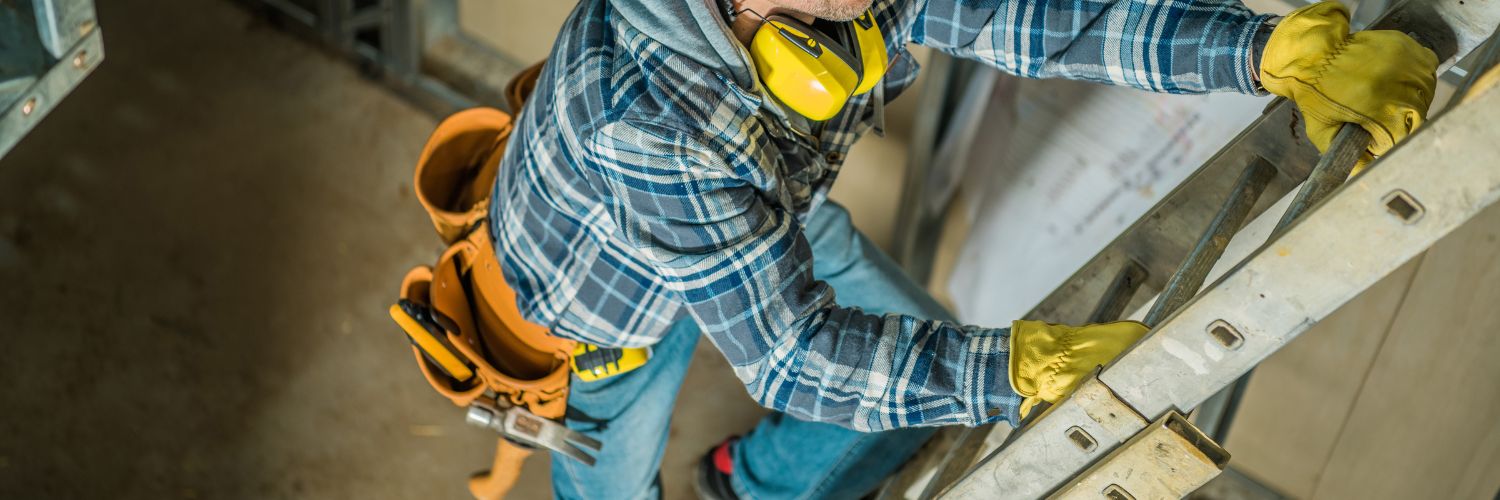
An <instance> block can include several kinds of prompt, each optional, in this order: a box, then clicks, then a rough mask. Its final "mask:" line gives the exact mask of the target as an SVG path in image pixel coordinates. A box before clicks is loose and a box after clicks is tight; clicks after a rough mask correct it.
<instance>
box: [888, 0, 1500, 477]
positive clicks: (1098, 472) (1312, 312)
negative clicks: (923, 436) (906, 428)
mask: <svg viewBox="0 0 1500 500" xmlns="http://www.w3.org/2000/svg"><path fill="white" fill-rule="evenodd" d="M1497 25H1500V3H1497V2H1495V1H1490V0H1478V1H1468V2H1465V1H1460V0H1437V1H1416V0H1413V1H1408V2H1406V3H1402V4H1399V5H1397V6H1396V7H1394V8H1393V9H1392V10H1390V11H1388V12H1387V13H1386V14H1385V15H1384V16H1382V17H1381V18H1380V19H1379V20H1377V21H1376V22H1375V23H1374V24H1373V25H1372V29H1396V30H1401V31H1403V32H1406V33H1408V34H1410V35H1412V36H1413V38H1416V39H1417V40H1418V41H1420V42H1422V43H1423V44H1424V45H1427V46H1428V47H1429V48H1432V49H1434V51H1435V52H1437V54H1438V56H1439V58H1440V59H1441V60H1443V63H1442V64H1441V67H1440V71H1442V70H1446V69H1447V68H1449V67H1450V66H1452V65H1453V64H1455V63H1456V62H1458V61H1459V59H1461V58H1463V57H1464V56H1466V55H1470V53H1471V52H1473V53H1474V54H1473V55H1472V57H1470V59H1471V63H1470V65H1469V66H1470V69H1469V72H1470V73H1469V75H1468V78H1467V80H1466V81H1465V82H1464V84H1463V85H1461V86H1460V87H1459V88H1458V91H1457V92H1456V93H1455V97H1454V99H1453V102H1452V103H1451V104H1450V105H1449V106H1448V108H1447V109H1446V110H1445V112H1444V113H1443V114H1442V115H1440V116H1437V117H1434V118H1433V119H1431V120H1429V122H1428V123H1427V124H1426V126H1424V127H1423V128H1422V129H1421V130H1419V131H1417V133H1415V134H1413V135H1412V136H1411V137H1410V138H1408V140H1407V141H1405V142H1403V143H1402V144H1401V145H1400V146H1399V147H1398V148H1396V149H1394V150H1392V151H1391V152H1390V153H1389V154H1387V155H1385V157H1383V158H1382V159H1381V160H1380V161H1379V162H1378V163H1377V164H1375V165H1373V166H1372V168H1370V169H1368V170H1367V171H1366V172H1364V173H1361V174H1360V175H1358V176H1356V177H1355V178H1353V179H1349V172H1350V170H1351V168H1352V167H1353V165H1354V163H1355V161H1356V160H1357V159H1358V156H1359V154H1360V153H1361V152H1362V151H1364V149H1365V147H1366V146H1367V145H1368V143H1369V141H1370V136H1369V135H1368V134H1367V133H1365V132H1364V131H1363V130H1362V129H1359V128H1357V127H1353V126H1345V127H1344V128H1343V129H1341V130H1340V132H1339V133H1338V135H1337V136H1336V137H1335V139H1334V141H1333V145H1332V146H1331V147H1330V148H1329V151H1328V152H1327V153H1326V154H1323V155H1321V157H1319V155H1318V154H1317V152H1316V151H1315V150H1314V149H1313V148H1312V146H1311V145H1310V144H1309V143H1308V142H1307V140H1306V138H1305V137H1302V136H1301V130H1300V127H1296V126H1294V124H1295V123H1296V121H1295V120H1296V119H1297V118H1298V117H1297V116H1296V110H1295V109H1294V106H1293V105H1292V104H1291V103H1289V102H1286V101H1285V100H1284V99H1277V100H1276V101H1274V102H1273V103H1272V104H1271V105H1270V106H1268V107H1267V108H1266V110H1265V112H1264V113H1263V114H1262V116H1261V117H1260V118H1258V119H1257V120H1256V121H1255V122H1254V123H1252V124H1251V125H1250V126H1249V127H1248V128H1246V129H1245V131H1243V132H1242V133H1241V134H1240V135H1239V136H1238V137H1236V138H1235V139H1234V140H1233V141H1231V142H1230V143H1229V144H1228V145H1227V146H1225V147H1224V148H1223V149H1222V150H1220V151H1219V153H1218V154H1216V155H1215V156H1214V157H1213V158H1211V159H1210V160H1208V162H1206V163H1205V165H1203V166H1202V167H1200V168H1199V169H1198V171H1197V172H1195V173H1194V174H1193V175H1191V176H1189V177H1188V178H1187V179H1186V180H1185V181H1183V183H1182V184H1181V185H1179V186H1178V187H1177V188H1176V189H1175V190H1173V192H1172V193H1170V194H1168V195H1167V196H1166V197H1164V198H1163V199H1162V201H1161V202H1159V203H1158V204H1157V205H1156V206H1155V207H1153V208H1152V209H1151V210H1150V211H1148V212H1147V213H1146V214H1145V215H1143V216H1142V217H1141V218H1140V219H1139V220H1138V221H1136V222H1135V223H1134V224H1133V225H1132V226H1131V227H1130V228H1128V229H1127V230H1126V231H1125V232H1124V233H1122V234H1121V235H1120V236H1119V237H1118V238H1116V239H1115V241H1113V242H1111V243H1110V244H1109V245H1108V246H1107V247H1106V248H1105V249H1104V250H1102V251H1101V252H1100V253H1099V254H1098V255H1096V256H1095V257H1094V258H1093V259H1092V260H1091V261H1089V262H1088V263H1087V264H1085V265H1084V266H1083V267H1082V268H1081V269H1079V270H1078V271H1077V272H1076V273H1075V274H1074V275H1073V276H1072V277H1070V278H1069V279H1068V280H1067V281H1065V282H1064V283H1063V285H1062V286H1059V287H1058V288H1057V289H1055V290H1054V291H1053V292H1052V293H1051V294H1050V295H1049V296H1048V297H1047V298H1046V299H1044V300H1043V301H1042V302H1041V304H1039V305H1038V306H1037V307H1036V308H1035V309H1033V310H1032V312H1031V313H1030V314H1028V315H1027V318H1029V319H1043V320H1047V321H1053V322H1060V323H1081V322H1100V321H1110V320H1115V319H1120V318H1121V317H1122V315H1123V313H1125V312H1126V311H1128V310H1132V309H1133V308H1134V307H1141V306H1144V305H1145V303H1146V302H1147V301H1148V300H1150V297H1151V295H1152V294H1150V293H1140V292H1141V291H1143V290H1145V291H1153V290H1154V291H1159V292H1160V293H1159V295H1157V296H1156V297H1157V298H1156V300H1155V301H1154V302H1153V303H1152V304H1151V307H1150V309H1149V311H1148V312H1147V314H1146V316H1145V320H1144V322H1145V323H1146V324H1147V325H1150V326H1152V327H1153V330H1152V331H1151V333H1150V334H1148V335H1147V337H1146V338H1144V339H1142V340H1141V341H1140V342H1139V343H1137V344H1136V345H1135V346H1134V347H1133V348H1131V350H1129V351H1128V352H1126V353H1125V354H1124V355H1122V356H1121V357H1120V358H1119V359H1118V360H1116V361H1115V362H1114V363H1112V364H1110V365H1109V366H1108V367H1105V368H1103V369H1102V370H1100V371H1096V372H1095V374H1094V376H1093V377H1091V378H1089V379H1087V380H1085V381H1084V382H1083V383H1081V384H1080V386H1079V388H1078V390H1077V391H1076V392H1075V393H1074V394H1073V395H1071V396H1070V397H1069V398H1067V399H1065V400H1063V401H1061V402H1060V403H1058V404H1057V405H1055V406H1053V407H1051V408H1048V409H1046V410H1045V411H1038V412H1034V413H1033V418H1032V419H1030V421H1028V422H1023V424H1022V426H1021V428H1019V429H1017V430H1015V431H1014V432H1013V433H1011V434H1010V435H1009V436H1008V437H1007V439H1006V440H1005V442H1004V443H1003V444H1001V445H1000V446H999V447H998V448H997V449H994V450H993V451H991V452H989V453H988V455H987V456H985V457H983V458H982V459H981V460H979V461H978V463H977V464H975V465H973V466H972V467H971V466H970V464H971V463H972V462H973V458H974V457H975V456H976V455H977V454H978V453H980V451H981V450H982V449H983V448H984V447H985V446H986V444H985V442H986V438H987V436H988V435H989V434H990V431H989V429H988V428H978V429H966V430H954V429H949V430H945V431H944V432H945V433H947V434H948V435H947V436H946V438H945V439H943V440H942V441H941V442H939V443H936V444H937V445H938V446H929V450H928V451H927V452H926V456H925V457H919V458H918V459H916V460H914V462H913V464H910V465H909V466H908V468H907V470H904V471H903V472H902V473H900V474H898V476H897V477H896V478H895V480H893V482H892V483H891V484H888V487H887V488H886V491H884V492H882V495H881V497H882V498H888V497H898V496H900V495H901V493H899V492H896V491H895V489H897V488H902V487H907V486H909V485H910V484H911V483H913V482H917V483H918V484H920V482H919V481H920V480H914V479H912V478H915V477H925V478H926V479H925V480H926V481H927V485H926V487H925V488H924V489H923V490H922V494H921V497H922V498H931V497H941V498H1041V497H1059V498H1107V499H1111V500H1133V499H1147V498H1171V497H1183V496H1186V495H1187V494H1189V493H1192V492H1193V491H1194V490H1196V489H1197V488H1199V487H1200V486H1202V485H1203V484H1205V483H1207V482H1208V481H1209V480H1210V479H1213V478H1214V477H1215V476H1217V475H1218V474H1219V473H1220V472H1221V471H1222V470H1223V469H1224V467H1225V465H1226V464H1227V463H1228V459H1229V454H1228V452H1226V451H1225V450H1224V449H1223V448H1222V447H1220V446H1219V445H1218V441H1220V440H1222V439H1223V437H1224V432H1225V430H1227V429H1228V424H1229V423H1230V421H1231V419H1232V417H1233V415H1234V412H1235V409H1236V405H1237V404H1238V401H1239V397H1240V395H1241V394H1242V393H1243V390H1244V383H1245V380H1246V377H1247V376H1248V374H1249V372H1250V371H1251V370H1253V368H1254V367H1255V365H1256V364H1258V363H1260V362H1261V361H1262V360H1264V359H1265V358H1266V357H1268V356H1270V355H1271V354H1272V353H1274V352H1275V351H1276V350H1278V349H1280V348H1281V347H1282V346H1283V345H1286V344H1287V343H1288V342H1290V341H1291V340H1292V339H1293V338H1295V337H1296V336H1297V335H1298V334H1300V333H1302V332H1303V331H1306V330H1307V329H1308V328H1309V327H1311V326H1312V325H1313V324H1316V323H1317V322H1318V321H1320V320H1322V319H1323V318H1324V317H1326V316H1327V315H1329V314H1330V313H1332V312H1333V311H1335V310H1337V309H1338V307H1339V306H1341V305H1343V304H1344V303H1345V302H1348V301H1349V300H1350V299H1352V298H1354V297H1355V296H1357V295H1359V294H1360V293H1361V292H1363V291H1364V290H1365V289H1366V288H1369V287H1370V286H1372V285H1373V284H1374V283H1376V282H1377V281H1378V280H1379V279H1381V278H1382V277H1384V276H1386V275H1387V274H1389V273H1390V272H1392V271H1394V270H1395V269H1396V268H1397V267H1399V266H1400V265H1402V264H1403V263H1405V262H1406V261H1407V260H1409V259H1410V258H1412V257H1414V256H1415V255H1417V254H1419V253H1421V252H1422V251H1425V250H1426V249H1427V248H1428V247H1430V246H1431V245H1432V244H1434V243H1435V242H1436V241H1437V240H1438V239H1440V238H1441V237H1442V236H1444V235H1446V234H1447V233H1449V232H1451V231H1452V230H1453V229H1455V228H1457V227H1458V226H1460V225H1462V224H1463V223H1464V222H1465V221H1467V220H1468V219H1470V218H1471V217H1473V216H1475V215H1477V214H1478V213H1480V212H1481V211H1483V209H1485V208H1486V207H1488V206H1490V205H1492V204H1494V203H1496V202H1497V201H1500V126H1497V124H1496V123H1495V119H1494V117H1496V116H1500V90H1496V89H1491V88H1488V87H1487V86H1485V85H1478V86H1476V85H1475V80H1476V77H1478V76H1479V75H1482V74H1484V73H1485V72H1486V71H1487V70H1489V69H1490V68H1493V67H1494V66H1495V65H1496V63H1497V62H1500V40H1493V41H1491V42H1490V43H1488V44H1484V40H1485V39H1486V38H1488V37H1490V36H1491V35H1492V34H1494V33H1495V32H1496V26H1497ZM1496 38H1500V37H1496ZM1481 45H1485V47H1483V48H1482V49H1481ZM1496 71H1500V69H1496ZM1491 83H1493V82H1491ZM930 85H933V84H930ZM946 85H951V84H950V83H948V82H943V81H941V80H940V81H939V82H937V83H936V84H935V85H934V86H946ZM970 87H971V90H972V88H974V86H973V85H970ZM1481 87H1483V88H1481ZM980 88H988V87H984V86H980ZM929 100H930V98H929ZM924 104H934V103H932V102H926V103H924ZM943 107H945V106H941V105H934V106H930V107H929V108H928V109H939V108H943ZM947 108H948V109H953V108H952V107H947ZM927 127H928V129H929V130H931V129H932V128H935V127H933V124H930V123H929V124H927ZM920 133H921V132H919V134H920ZM928 133H929V134H932V132H928ZM918 139H921V137H918ZM927 139H928V140H929V141H931V139H933V138H932V137H927ZM921 143H922V142H921V141H918V144H921ZM924 175H925V176H929V177H931V176H932V173H930V172H920V171H918V172H915V173H909V174H908V181H909V183H910V182H912V181H916V182H915V186H916V189H915V190H912V189H910V188H909V189H908V192H907V193H906V194H905V195H904V200H903V201H904V202H905V205H906V206H905V207H903V208H908V209H912V210H910V211H909V212H910V214H906V213H904V214H903V216H904V217H906V218H905V219H904V220H903V222H904V223H905V225H906V227H907V229H908V230H912V231H920V230H922V229H921V228H930V227H934V224H932V223H931V222H932V217H933V214H934V211H940V209H941V204H937V205H932V204H931V203H929V202H928V201H927V200H923V199H922V195H921V194H920V191H922V190H923V189H924V188H925V187H926V186H924V185H923V182H922V181H929V182H930V180H929V179H924V178H923V176H924ZM947 175H949V176H950V177H951V176H952V175H953V174H951V173H950V174H947ZM1346 179H1347V182H1346ZM1304 180H1305V181H1304ZM1299 184H1300V189H1298V190H1297V191H1296V193H1295V194H1291V191H1292V189H1294V188H1297V187H1298V185H1299ZM1341 188H1342V189H1341ZM913 191H917V192H919V194H917V195H915V196H913V195H912V192H913ZM1221 193H1227V194H1221ZM1283 195H1287V196H1285V197H1283ZM1207 197H1221V199H1222V200H1223V201H1222V203H1221V204H1219V205H1217V206H1216V207H1215V206H1214V205H1212V203H1211V202H1208V203H1206V202H1205V201H1204V198H1207ZM1278 199H1279V201H1278ZM930 205H932V206H930ZM1215 208H1216V210H1215ZM1278 209H1279V210H1281V211H1280V213H1281V216H1280V217H1274V215H1275V214H1276V213H1278V212H1277V210H1278ZM1260 215H1264V216H1261V217H1257V216H1260ZM1251 219H1255V220H1254V222H1251V223H1250V224H1249V225H1246V224H1245V221H1247V220H1251ZM1242 226H1244V228H1243V229H1242ZM1200 227H1203V228H1206V229H1205V230H1203V232H1202V233H1201V235H1199V236H1198V237H1196V238H1191V233H1190V232H1191V229H1187V230H1186V234H1185V231H1184V228H1200ZM913 228H916V229H913ZM912 234H915V233H914V232H908V233H907V234H906V236H908V239H906V240H905V241H898V248H897V256H898V258H902V257H905V259H904V261H905V262H906V263H908V264H911V263H912V260H911V259H912V258H913V256H914V255H915V257H916V259H917V260H918V261H921V260H922V259H923V258H925V257H926V255H923V253H922V252H923V250H922V249H914V247H913V245H912V244H910V243H909V242H910V241H912V240H913V239H917V238H910V236H911V235H912ZM1237 234H1238V236H1240V237H1241V238H1242V241H1255V242H1262V241H1263V242H1266V243H1265V244H1262V245H1258V247H1257V248H1252V247H1251V246H1249V245H1241V246H1240V247H1238V248H1236V250H1237V251H1233V252H1229V255H1228V256H1227V257H1228V258H1225V259H1223V260H1224V261H1225V262H1224V264H1227V263H1235V264H1234V265H1233V266H1226V265H1224V264H1221V265H1220V267H1219V268H1217V270H1218V273H1217V274H1218V277H1217V281H1215V282H1214V283H1213V284H1212V285H1211V286H1209V288H1208V289H1207V290H1206V291H1204V292H1203V293H1202V294H1199V293H1198V292H1199V289H1200V288H1201V287H1202V286H1203V284H1204V283H1205V282H1206V281H1207V280H1208V278H1209V277H1210V276H1211V275H1213V274H1215V273H1213V272H1212V271H1214V270H1215V269H1216V268H1215V263H1217V262H1218V261H1220V260H1221V257H1225V256H1226V255H1225V253H1226V250H1227V249H1230V241H1231V239H1232V238H1233V237H1234V236H1236V235H1237ZM898 238H899V236H898ZM922 239H926V238H922ZM929 241H930V240H929ZM928 255H930V254H928ZM1333 262H1337V263H1340V264H1343V265H1340V266H1331V265H1329V263H1333ZM915 267H916V269H917V270H918V274H919V276H918V277H922V274H925V273H926V272H928V269H929V265H928V264H927V263H924V262H918V263H917V264H916V266H915ZM1194 408H1197V409H1199V410H1198V413H1197V414H1196V419H1195V421H1194V420H1189V418H1188V417H1187V416H1186V415H1185V413H1187V412H1189V411H1191V410H1193V409H1194ZM903 476H905V480H904V481H903V480H901V479H902V477H903Z"/></svg>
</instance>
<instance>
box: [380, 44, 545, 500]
mask: <svg viewBox="0 0 1500 500" xmlns="http://www.w3.org/2000/svg"><path fill="white" fill-rule="evenodd" d="M540 70H541V64H538V65H536V66H533V67H531V68H528V69H526V70H525V71H523V72H522V73H521V74H520V75H518V76H517V77H516V79H515V80H512V81H511V83H510V85H509V86H507V88H506V95H507V98H508V99H509V101H510V105H511V109H516V110H519V109H521V104H522V103H523V102H524V100H525V98H526V97H527V96H529V95H530V93H531V90H532V88H533V87H534V86H535V85H536V78H537V75H538V74H539V73H540ZM511 128H512V122H511V117H510V115H507V114H505V113H504V112H501V111H499V110H496V109H492V108H474V109H469V110H465V111H461V112H459V113H456V114H454V115H453V116H450V117H448V118H447V119H445V120H443V122H442V123H441V124H439V125H438V127H437V130H435V131H434V132H433V133H432V136H431V138H429V139H428V140H427V145H426V146H425V147H424V148H423V150H422V156H421V158H420V159H419V160H418V161H417V171H416V180H415V189H416V193H417V199H418V200H420V201H421V203H422V207H423V208H425V209H427V213H428V215H429V216H430V217H431V218H432V223H433V225H434V226H435V227H436V229H437V233H438V236H439V237H441V238H442V240H443V242H444V243H445V244H447V245H449V246H448V249H447V250H446V251H444V252H443V254H442V256H441V257H439V258H438V261H437V264H436V265H434V266H431V267H428V266H420V267H417V268H414V269H412V270H411V271H410V272H408V273H407V275H406V278H405V279H404V280H403V281H402V283H401V298H402V299H404V300H406V301H410V302H411V303H414V304H417V305H419V306H424V307H426V308H428V309H429V310H430V311H432V313H433V314H432V315H433V316H435V317H440V318H442V319H443V321H441V322H440V323H441V329H440V332H441V333H435V334H438V335H443V336H445V337H446V339H445V340H446V342H447V343H448V344H449V345H451V346H452V348H453V350H455V351H457V353H458V354H459V357H461V358H463V360H462V361H464V362H465V363H466V364H467V365H469V366H471V367H472V368H473V370H472V371H473V376H470V377H467V380H462V381H460V380H457V379H456V378H454V377H453V376H450V374H449V373H448V372H447V371H445V370H443V369H441V368H439V367H438V366H436V365H434V363H433V361H431V360H429V359H428V358H427V357H425V356H424V355H423V353H422V351H421V350H420V349H418V348H417V347H416V346H415V345H414V346H412V353H413V355H414V356H415V358H416V361H417V366H418V367H419V368H421V370H422V375H423V376H424V377H426V379H427V382H428V383H429V384H431V385H432V388H433V389H435V390H437V392H438V393H440V394H442V395H443V396H445V397H447V398H448V399H449V400H451V401H452V402H453V404H455V405H458V406H460V407H469V406H470V404H471V403H474V401H475V400H476V399H477V398H480V397H487V391H489V392H490V393H493V395H494V397H495V399H496V400H497V401H499V402H500V404H501V405H506V406H508V407H510V406H513V407H516V408H522V409H526V410H529V411H530V412H531V413H533V414H535V415H536V416H539V417H542V418H546V419H553V420H557V419H561V418H562V416H563V413H564V411H565V410H566V409H567V399H568V381H569V372H570V369H569V356H570V354H571V352H572V351H573V347H574V342H573V341H570V340H566V339H561V338H558V337H554V336H552V335H550V334H549V332H548V331H547V328H546V327H544V326H541V325H538V324H535V323H532V322H529V321H527V320H526V319H525V318H524V317H523V316H522V315H521V312H520V310H518V309H517V307H516V296H515V292H514V291H513V290H512V289H511V288H510V286H509V285H507V284H506V283H505V277H504V275H503V274H502V273H501V270H500V263H499V261H498V259H497V258H496V256H495V249H494V245H493V243H492V242H491V241H490V231H489V223H488V221H487V219H486V216H487V213H488V209H489V206H490V200H489V196H490V192H491V189H492V188H493V187H494V183H495V175H496V172H497V170H498V169H499V165H500V159H501V157H502V156H503V155H504V153H505V145H506V144H505V143H506V140H507V139H508V138H509V136H510V132H511ZM530 453H531V450H530V448H528V447H523V446H520V445H517V444H515V443H512V442H510V441H508V440H507V439H505V438H503V437H502V438H501V439H500V440H499V443H498V444H497V448H496V452H495V461H494V464H493V467H492V468H491V469H490V470H489V471H488V472H487V473H481V474H479V475H476V476H475V477H474V478H472V479H470V482H469V489H470V492H471V493H473V494H474V496H475V497H476V498H481V499H490V498H500V497H502V496H504V494H505V492H506V491H508V490H509V489H510V488H511V486H513V485H514V483H515V480H516V478H517V476H518V475H519V473H520V468H521V462H522V460H523V459H524V458H525V457H526V456H527V455H529V454H530Z"/></svg>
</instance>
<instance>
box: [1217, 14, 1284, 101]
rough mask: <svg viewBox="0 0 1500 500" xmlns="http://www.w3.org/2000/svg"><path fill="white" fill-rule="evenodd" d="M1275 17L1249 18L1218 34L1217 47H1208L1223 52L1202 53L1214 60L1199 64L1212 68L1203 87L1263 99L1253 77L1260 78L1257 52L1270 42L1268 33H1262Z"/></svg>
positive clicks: (1261, 91)
mask: <svg viewBox="0 0 1500 500" xmlns="http://www.w3.org/2000/svg"><path fill="white" fill-rule="evenodd" d="M1273 17H1275V16H1272V15H1270V14H1262V15H1256V16H1251V17H1250V18H1248V19H1246V20H1245V21H1244V22H1242V23H1240V24H1238V25H1237V26H1233V27H1230V28H1229V29H1225V30H1222V31H1220V33H1221V35H1220V37H1221V38H1219V40H1217V41H1218V42H1219V43H1212V44H1210V45H1209V46H1210V47H1222V48H1223V49H1227V50H1206V51H1204V52H1207V53H1208V54H1205V56H1204V57H1206V58H1212V59H1215V60H1214V61H1203V62H1202V64H1205V65H1206V67H1209V68H1214V69H1215V71H1210V72H1208V73H1207V74H1205V75H1204V76H1205V78H1208V79H1209V81H1206V82H1204V84H1205V85H1204V86H1205V87H1207V88H1210V89H1214V88H1220V89H1233V90H1236V91H1239V92H1241V93H1245V94H1251V95H1265V94H1266V91H1265V89H1262V88H1261V87H1260V83H1259V82H1258V81H1256V80H1257V78H1256V76H1257V75H1259V74H1260V52H1261V49H1263V48H1264V47H1265V45H1266V40H1267V39H1269V38H1270V36H1271V33H1270V30H1269V29H1262V27H1263V26H1266V21H1268V20H1270V19H1272V18H1273Z"/></svg>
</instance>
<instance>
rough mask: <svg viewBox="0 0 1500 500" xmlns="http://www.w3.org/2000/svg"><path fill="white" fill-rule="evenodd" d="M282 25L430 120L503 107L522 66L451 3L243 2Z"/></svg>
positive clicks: (357, 0) (445, 0)
mask: <svg viewBox="0 0 1500 500" xmlns="http://www.w3.org/2000/svg"><path fill="white" fill-rule="evenodd" d="M240 1H241V3H244V4H247V5H250V6H251V7H253V8H255V9H257V10H260V11H262V12H263V13H265V14H267V15H268V16H269V17H270V18H271V19H273V20H275V21H277V22H279V23H281V26H282V27H283V28H286V29H289V30H291V31H293V32H296V33H298V34H301V35H303V36H305V37H308V38H311V39H313V40H316V41H318V42H319V43H321V44H322V45H324V46H325V47H327V48H329V49H330V50H332V51H334V52H335V53H338V54H340V55H342V56H344V57H347V58H349V59H351V60H353V61H354V62H355V63H356V64H357V65H358V66H359V67H360V68H361V69H362V70H363V71H365V72H366V74H369V75H371V76H372V77H375V78H377V79H379V80H381V81H382V82H383V83H385V84H386V85H389V86H390V87H392V88H393V89H394V90H396V91H397V92H398V93H400V94H401V95H402V96H403V97H405V98H407V99H409V100H411V101H412V102H413V103H415V104H416V105H418V106H420V107H422V108H423V109H426V110H427V111H428V112H431V113H433V114H435V115H439V116H446V115H448V114H452V113H454V112H457V111H459V110H462V109H465V108H471V107H474V106H481V105H482V106H493V107H498V108H501V109H504V108H505V99H504V98H503V90H504V84H505V82H507V81H509V80H510V78H511V77H512V76H514V75H515V74H516V73H518V72H520V71H521V69H523V68H525V67H526V64H522V63H521V62H517V61H514V60H513V59H511V58H510V57H508V56H506V55H504V54H501V53H499V52H497V51H494V50H491V49H488V48H487V47H485V46H483V44H480V43H476V42H474V41H472V40H469V39H468V37H467V36H465V35H464V34H463V33H462V31H461V30H460V29H459V27H458V23H457V22H456V19H457V16H458V5H457V3H456V1H455V0H240Z"/></svg>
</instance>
